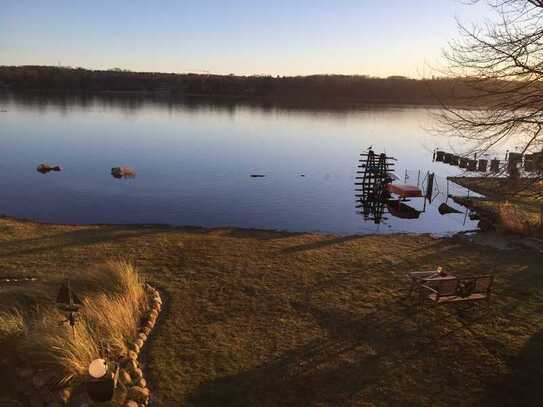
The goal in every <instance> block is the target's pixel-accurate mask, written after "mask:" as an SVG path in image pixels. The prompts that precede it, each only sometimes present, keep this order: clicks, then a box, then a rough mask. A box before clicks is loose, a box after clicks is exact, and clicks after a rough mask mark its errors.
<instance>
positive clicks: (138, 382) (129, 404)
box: [119, 284, 162, 407]
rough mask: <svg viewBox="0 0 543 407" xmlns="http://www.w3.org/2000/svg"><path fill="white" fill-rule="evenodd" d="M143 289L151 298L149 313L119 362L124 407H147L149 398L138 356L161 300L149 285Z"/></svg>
mask: <svg viewBox="0 0 543 407" xmlns="http://www.w3.org/2000/svg"><path fill="white" fill-rule="evenodd" d="M145 288H146V290H147V293H148V294H149V296H150V298H151V304H150V306H149V312H148V313H147V316H146V318H145V323H144V324H142V326H141V327H140V330H139V332H138V334H137V335H136V338H134V342H132V343H131V344H130V345H129V346H128V356H127V357H126V358H125V359H124V360H123V361H121V369H120V370H119V381H120V380H121V378H123V377H124V381H125V382H124V383H123V384H124V385H125V386H126V387H127V395H126V400H125V404H124V405H125V406H126V407H142V406H147V405H149V398H150V396H151V391H150V390H149V388H148V387H147V381H146V380H145V378H144V377H143V371H142V369H141V368H140V366H139V362H138V356H139V354H140V352H141V350H142V348H143V346H144V345H145V342H147V340H148V339H149V336H150V334H151V332H152V330H153V328H154V327H155V325H156V322H157V319H158V316H159V314H160V311H161V310H162V298H161V296H160V293H159V292H158V290H157V289H155V288H153V287H152V286H150V285H149V284H146V285H145ZM128 379H130V380H128Z"/></svg>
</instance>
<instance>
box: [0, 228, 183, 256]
mask: <svg viewBox="0 0 543 407" xmlns="http://www.w3.org/2000/svg"><path fill="white" fill-rule="evenodd" d="M174 230H175V229H170V228H166V227H164V228H160V227H156V228H152V229H148V228H143V227H130V226H126V227H121V226H107V227H101V228H98V229H83V230H75V231H71V232H66V233H59V234H56V235H50V236H43V237H41V238H33V239H28V240H11V241H7V242H2V243H0V257H12V256H25V255H32V254H37V253H43V252H51V251H54V250H59V249H64V248H69V247H83V246H90V245H94V244H98V243H107V242H115V241H122V240H126V239H131V238H138V237H142V236H147V235H154V234H159V233H165V232H170V231H174Z"/></svg>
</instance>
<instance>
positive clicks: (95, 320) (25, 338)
mask: <svg viewBox="0 0 543 407" xmlns="http://www.w3.org/2000/svg"><path fill="white" fill-rule="evenodd" d="M73 285H74V286H84V287H86V289H85V298H84V300H83V302H84V306H83V308H82V310H81V311H80V313H79V318H78V320H77V323H76V324H75V327H74V329H73V330H72V329H71V328H70V326H69V325H68V324H67V323H64V322H62V321H65V320H66V315H64V314H63V313H62V312H60V311H59V310H57V309H56V308H55V307H54V306H53V305H44V306H42V307H40V308H38V309H36V310H34V311H33V312H30V313H27V314H26V315H25V316H24V318H21V316H22V314H21V313H20V312H15V313H11V314H10V315H8V314H6V318H10V321H12V322H11V325H10V326H12V327H13V328H12V329H11V331H14V330H15V329H19V330H20V331H21V332H22V333H24V335H21V338H20V340H19V341H18V347H19V350H20V351H21V352H22V354H24V355H25V362H28V364H30V365H32V366H33V367H35V368H39V369H45V370H49V371H51V372H54V375H55V381H56V382H59V383H68V382H73V381H74V380H75V381H77V379H78V378H79V377H81V376H82V375H84V374H85V371H86V369H87V367H88V365H89V363H90V362H91V361H92V360H93V359H95V358H97V357H99V356H102V357H103V356H105V353H106V349H108V351H109V356H110V357H113V358H115V357H118V356H120V355H122V354H125V353H126V352H127V345H128V344H129V343H130V341H131V340H133V339H134V338H135V336H136V333H137V328H138V325H139V322H140V319H141V315H142V312H143V310H144V309H145V308H146V307H147V300H146V295H145V291H144V287H143V281H142V280H141V278H140V277H139V275H138V273H137V272H136V270H135V269H134V268H133V267H132V265H130V264H129V263H127V262H124V261H118V262H109V263H107V264H106V265H104V266H99V267H94V268H91V269H89V270H87V271H85V272H83V273H81V274H80V275H79V276H78V279H77V281H74V284H73Z"/></svg>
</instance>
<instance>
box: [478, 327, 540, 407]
mask: <svg viewBox="0 0 543 407" xmlns="http://www.w3.org/2000/svg"><path fill="white" fill-rule="evenodd" d="M509 369H510V373H508V374H506V375H504V376H501V377H500V378H499V379H498V380H497V381H496V382H494V383H492V384H491V385H490V386H488V387H487V389H486V392H485V394H484V396H483V398H482V400H481V403H480V405H487V406H503V407H505V406H508V407H509V406H510V407H514V406H515V407H516V406H523V407H540V406H543V390H542V387H541V378H543V330H541V331H539V332H538V333H537V334H535V335H533V336H532V337H531V338H530V339H529V340H528V341H527V342H526V344H525V345H524V347H523V348H522V349H521V351H520V352H519V354H518V355H517V356H516V357H514V358H513V359H512V360H511V361H510V363H509Z"/></svg>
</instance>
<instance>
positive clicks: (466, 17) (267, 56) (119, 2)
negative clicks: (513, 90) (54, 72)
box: [0, 0, 490, 78]
mask: <svg viewBox="0 0 543 407" xmlns="http://www.w3.org/2000/svg"><path fill="white" fill-rule="evenodd" d="M489 14H490V11H489V10H488V9H487V8H486V7H485V6H484V4H479V5H475V6H470V5H466V4H465V1H462V0H386V1H383V0H266V1H265V0H160V1H159V0H107V1H105V0H92V1H91V0H34V1H31V0H2V1H1V9H0V65H58V64H60V65H62V66H74V67H84V68H89V69H109V68H115V67H118V68H123V69H130V70H133V71H159V72H179V73H183V72H211V73H217V74H230V73H234V74H240V75H253V74H257V75H261V74H266V75H308V74H329V73H337V74H365V75H372V76H380V77H385V76H389V75H405V76H410V77H419V78H420V77H428V76H431V75H432V71H433V69H435V68H437V67H439V66H440V64H442V60H441V52H442V49H443V48H445V47H446V46H447V42H448V41H449V40H451V39H453V38H455V37H456V36H457V28H456V20H455V18H458V19H460V20H461V21H463V22H478V21H482V20H483V19H484V18H485V17H486V16H487V15H489Z"/></svg>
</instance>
